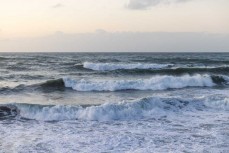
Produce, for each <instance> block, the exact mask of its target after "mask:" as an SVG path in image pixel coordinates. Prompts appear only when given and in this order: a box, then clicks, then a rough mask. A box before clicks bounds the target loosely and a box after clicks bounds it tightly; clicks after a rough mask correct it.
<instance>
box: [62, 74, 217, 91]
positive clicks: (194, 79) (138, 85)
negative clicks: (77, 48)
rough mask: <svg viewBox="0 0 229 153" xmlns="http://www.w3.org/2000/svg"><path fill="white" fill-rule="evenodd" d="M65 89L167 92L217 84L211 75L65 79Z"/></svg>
mask: <svg viewBox="0 0 229 153" xmlns="http://www.w3.org/2000/svg"><path fill="white" fill-rule="evenodd" d="M63 81H64V84H65V87H69V88H72V89H73V90H77V91H118V90H165V89H179V88H185V87H212V86H214V85H215V83H214V82H213V80H212V77H211V76H209V75H199V74H198V75H194V76H190V75H184V76H154V77H152V78H150V79H138V80H118V81H114V80H109V81H86V80H84V79H82V80H73V79H71V78H67V77H65V78H63Z"/></svg>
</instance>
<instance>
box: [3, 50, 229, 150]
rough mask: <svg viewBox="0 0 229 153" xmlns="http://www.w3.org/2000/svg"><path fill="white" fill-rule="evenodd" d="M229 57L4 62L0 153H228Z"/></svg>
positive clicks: (27, 57)
mask: <svg viewBox="0 0 229 153" xmlns="http://www.w3.org/2000/svg"><path fill="white" fill-rule="evenodd" d="M228 61H229V54H228V53H185V54H184V53H166V54H165V53H109V54H108V53H107V54H105V53H96V54H95V53H1V54H0V153H8V152H53V153H56V152H61V153H62V152H63V153H65V152H66V153H69V152H131V153H132V152H136V153H139V152H144V153H145V152H147V153H148V152H153V153H154V152H228V148H229V68H228V65H229V62H228Z"/></svg>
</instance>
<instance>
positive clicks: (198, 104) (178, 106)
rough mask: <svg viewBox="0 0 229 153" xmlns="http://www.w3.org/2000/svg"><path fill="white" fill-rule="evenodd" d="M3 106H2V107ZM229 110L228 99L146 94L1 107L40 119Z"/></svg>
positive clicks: (124, 117) (127, 117)
mask: <svg viewBox="0 0 229 153" xmlns="http://www.w3.org/2000/svg"><path fill="white" fill-rule="evenodd" d="M1 108H2V109H1ZM208 108H209V109H211V108H213V109H220V110H225V111H228V110H229V98H227V97H215V96H209V97H204V98H196V99H195V98H194V99H179V98H160V97H148V98H143V99H139V100H135V101H132V102H119V103H105V104H101V105H97V106H88V107H83V106H71V105H54V106H43V105H35V104H11V106H10V105H8V106H2V107H0V110H3V111H5V114H6V115H7V114H8V115H9V114H11V115H14V116H15V113H17V115H18V117H20V118H25V119H34V120H40V121H61V120H94V121H112V120H139V119H142V118H152V117H153V118H155V117H161V116H165V115H169V114H171V113H179V112H187V111H201V110H203V109H208ZM0 115H1V113H0Z"/></svg>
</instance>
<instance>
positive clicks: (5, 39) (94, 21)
mask: <svg viewBox="0 0 229 153" xmlns="http://www.w3.org/2000/svg"><path fill="white" fill-rule="evenodd" d="M228 8H229V0H6V1H0V51H92V52H93V51H157V52H159V51H229V45H228V44H229V9H228Z"/></svg>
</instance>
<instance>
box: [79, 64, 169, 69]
mask: <svg viewBox="0 0 229 153" xmlns="http://www.w3.org/2000/svg"><path fill="white" fill-rule="evenodd" d="M171 66H173V64H155V63H151V64H149V63H132V64H128V63H91V62H84V63H83V67H84V68H87V69H91V70H95V71H112V70H118V69H126V70H130V69H162V68H168V67H171Z"/></svg>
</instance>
